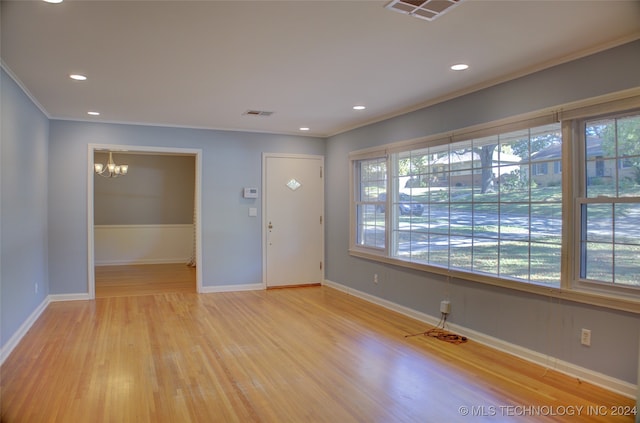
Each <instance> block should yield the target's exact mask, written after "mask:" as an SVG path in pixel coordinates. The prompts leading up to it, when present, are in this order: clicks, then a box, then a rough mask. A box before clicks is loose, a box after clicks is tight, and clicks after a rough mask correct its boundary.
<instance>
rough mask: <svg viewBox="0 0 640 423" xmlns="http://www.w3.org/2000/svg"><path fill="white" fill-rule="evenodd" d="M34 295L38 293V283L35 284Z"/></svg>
mask: <svg viewBox="0 0 640 423" xmlns="http://www.w3.org/2000/svg"><path fill="white" fill-rule="evenodd" d="M35 291H36V294H37V293H38V282H36V288H35Z"/></svg>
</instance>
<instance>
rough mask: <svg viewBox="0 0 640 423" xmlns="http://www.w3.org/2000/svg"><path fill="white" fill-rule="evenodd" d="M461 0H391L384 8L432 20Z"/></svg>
mask: <svg viewBox="0 0 640 423" xmlns="http://www.w3.org/2000/svg"><path fill="white" fill-rule="evenodd" d="M462 1H463V0H393V1H392V2H391V3H389V4H387V5H386V6H385V8H387V9H389V10H393V11H396V12H400V13H404V14H405V15H411V16H415V17H416V18H420V19H424V20H427V21H432V20H434V19H435V18H437V17H439V16H442V15H444V14H445V13H447V12H448V11H449V10H451V9H453V8H454V7H456V6H457V5H458V4H459V3H462Z"/></svg>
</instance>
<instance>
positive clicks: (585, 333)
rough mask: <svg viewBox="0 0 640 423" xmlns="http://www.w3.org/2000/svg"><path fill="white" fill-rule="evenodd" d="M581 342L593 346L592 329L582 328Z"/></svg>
mask: <svg viewBox="0 0 640 423" xmlns="http://www.w3.org/2000/svg"><path fill="white" fill-rule="evenodd" d="M580 343H581V344H582V345H585V346H587V347H590V346H591V331H590V330H589V329H582V332H581V334H580Z"/></svg>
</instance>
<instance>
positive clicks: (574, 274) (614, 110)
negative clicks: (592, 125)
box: [565, 101, 640, 303]
mask: <svg viewBox="0 0 640 423" xmlns="http://www.w3.org/2000/svg"><path fill="white" fill-rule="evenodd" d="M600 112H601V113H598V111H597V110H596V111H592V112H591V113H582V114H578V113H576V115H577V116H576V117H575V118H573V119H567V120H566V121H565V124H566V125H567V127H570V128H571V129H570V132H571V141H572V142H573V143H574V146H573V149H572V157H573V158H574V159H575V161H574V163H577V164H578V165H577V166H574V171H573V178H574V184H573V186H574V189H575V195H574V196H573V202H574V210H573V213H572V214H571V216H573V218H574V227H573V231H572V233H571V236H572V238H571V246H570V247H571V248H573V256H574V257H576V259H575V260H574V262H573V268H572V269H570V271H571V273H570V275H571V277H570V280H569V283H568V287H569V289H573V290H575V291H581V292H587V293H594V294H597V295H605V296H608V297H612V298H618V299H628V298H629V297H632V298H635V299H636V301H637V302H639V303H640V287H630V286H625V285H616V284H615V283H614V282H605V281H598V280H595V279H588V278H586V277H583V276H582V275H583V269H584V266H585V263H584V261H583V260H584V256H583V254H586V253H585V251H584V246H583V240H584V236H586V235H583V233H584V231H586V219H587V217H586V216H583V210H584V208H585V207H586V206H588V205H591V204H606V205H612V207H613V206H614V205H616V204H640V196H635V197H625V196H622V197H620V196H615V197H612V196H595V197H589V196H588V195H587V186H588V178H589V176H588V166H587V163H588V162H589V161H592V162H594V163H596V164H597V163H598V162H602V163H604V160H605V159H604V158H603V157H595V160H589V159H588V157H587V154H586V130H585V128H586V124H587V123H588V122H590V121H596V120H600V119H617V118H620V117H624V116H626V115H640V101H638V102H636V104H628V103H624V104H623V105H620V106H618V107H616V106H615V105H607V107H604V108H603V109H602V110H601V111H600ZM607 160H615V166H614V169H613V171H614V172H616V182H617V178H618V172H619V171H620V169H619V163H620V162H621V161H622V160H624V156H618V155H617V153H616V155H615V156H614V157H610V158H607ZM597 172H598V170H597V168H596V173H597ZM596 176H598V175H596ZM612 245H613V246H615V243H613V244H612Z"/></svg>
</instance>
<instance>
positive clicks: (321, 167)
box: [320, 166, 322, 178]
mask: <svg viewBox="0 0 640 423" xmlns="http://www.w3.org/2000/svg"><path fill="white" fill-rule="evenodd" d="M320 177H321V178H322V166H320Z"/></svg>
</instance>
